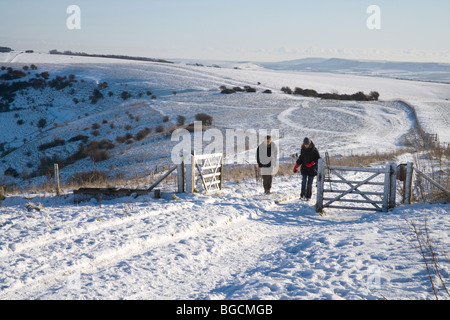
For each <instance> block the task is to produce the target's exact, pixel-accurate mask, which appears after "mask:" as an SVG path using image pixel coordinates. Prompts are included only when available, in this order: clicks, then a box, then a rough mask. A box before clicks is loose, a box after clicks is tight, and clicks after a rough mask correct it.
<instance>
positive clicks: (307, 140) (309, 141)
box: [303, 137, 311, 145]
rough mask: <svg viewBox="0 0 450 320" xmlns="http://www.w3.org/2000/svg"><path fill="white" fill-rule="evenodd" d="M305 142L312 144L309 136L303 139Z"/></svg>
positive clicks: (305, 143)
mask: <svg viewBox="0 0 450 320" xmlns="http://www.w3.org/2000/svg"><path fill="white" fill-rule="evenodd" d="M303 144H304V145H309V144H311V140H310V139H309V138H308V137H306V138H305V139H303Z"/></svg>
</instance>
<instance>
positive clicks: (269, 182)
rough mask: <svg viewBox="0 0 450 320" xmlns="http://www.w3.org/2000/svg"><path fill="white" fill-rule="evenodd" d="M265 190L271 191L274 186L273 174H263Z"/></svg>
mask: <svg viewBox="0 0 450 320" xmlns="http://www.w3.org/2000/svg"><path fill="white" fill-rule="evenodd" d="M261 177H262V180H263V186H264V192H270V188H272V176H271V175H262V176H261Z"/></svg>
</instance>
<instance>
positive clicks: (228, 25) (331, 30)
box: [0, 0, 450, 63]
mask: <svg viewBox="0 0 450 320" xmlns="http://www.w3.org/2000/svg"><path fill="white" fill-rule="evenodd" d="M0 3H1V4H0V8H1V9H0V46H8V47H11V48H13V49H17V50H25V49H33V50H35V51H44V52H47V51H49V50H51V49H58V50H61V51H62V50H71V51H77V52H80V51H82V52H87V53H102V54H126V55H134V56H146V57H155V58H168V59H170V58H172V59H175V58H186V59H211V60H240V61H242V60H252V61H283V60H291V59H298V58H305V57H338V58H350V59H353V58H356V59H377V60H402V61H436V62H449V63H450V19H449V18H448V13H449V12H450V1H446V0H429V1H415V0H410V1H404V0H370V1H366V0H342V1H336V0H334V1H331V0H315V1H312V0H309V1H302V0H276V1H268V0H259V1H256V0H241V1H236V0H227V1H223V0H221V1H216V0H184V1H182V0H147V1H144V0H128V1H118V0H108V1H106V0H90V1H87V0H71V1H65V0H20V1H19V0H16V1H11V0H0ZM69 5H78V6H79V7H80V9H81V15H80V17H81V29H80V30H69V29H68V28H67V26H66V20H67V18H69V14H67V13H66V10H67V7H68V6H69ZM370 5H377V6H378V7H379V8H380V10H381V15H380V22H381V25H380V26H381V29H379V30H370V29H368V28H367V25H366V21H367V19H368V18H369V17H370V14H368V13H367V12H366V10H367V8H368V7H369V6H370Z"/></svg>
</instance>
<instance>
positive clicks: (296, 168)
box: [294, 164, 300, 173]
mask: <svg viewBox="0 0 450 320" xmlns="http://www.w3.org/2000/svg"><path fill="white" fill-rule="evenodd" d="M299 167H300V166H299V165H298V164H296V165H295V167H294V173H297V171H298V168H299Z"/></svg>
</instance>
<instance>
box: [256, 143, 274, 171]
mask: <svg viewBox="0 0 450 320" xmlns="http://www.w3.org/2000/svg"><path fill="white" fill-rule="evenodd" d="M277 156H278V148H277V146H276V145H275V143H273V142H271V143H270V144H269V145H268V146H267V145H266V143H265V142H263V143H262V144H260V145H259V146H258V148H257V149H256V162H257V163H258V167H260V168H270V169H271V170H273V168H274V167H275V166H276V161H277ZM266 171H267V170H266Z"/></svg>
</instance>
